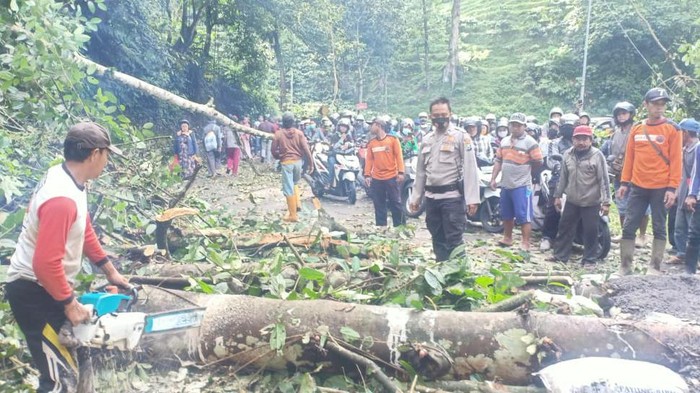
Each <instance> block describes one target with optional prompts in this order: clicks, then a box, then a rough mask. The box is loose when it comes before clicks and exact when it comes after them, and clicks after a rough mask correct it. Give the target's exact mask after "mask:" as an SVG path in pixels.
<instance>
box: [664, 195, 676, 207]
mask: <svg viewBox="0 0 700 393" xmlns="http://www.w3.org/2000/svg"><path fill="white" fill-rule="evenodd" d="M675 204H676V193H675V192H673V191H666V194H664V206H666V209H670V208H671V206H673V205H675Z"/></svg>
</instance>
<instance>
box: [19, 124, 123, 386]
mask: <svg viewBox="0 0 700 393" xmlns="http://www.w3.org/2000/svg"><path fill="white" fill-rule="evenodd" d="M110 152H113V153H116V154H121V151H120V150H119V149H117V148H116V147H114V146H112V144H111V140H110V137H109V133H108V132H107V130H106V129H105V128H104V127H102V126H100V125H98V124H96V123H89V122H84V123H78V124H76V125H74V126H73V127H71V128H70V130H69V131H68V135H67V136H66V139H65V141H64V142H63V155H64V157H65V159H66V161H65V162H64V163H63V164H61V165H56V166H54V167H51V168H50V169H49V170H48V172H47V173H46V175H45V176H44V178H43V179H42V180H41V182H40V183H39V184H38V185H37V187H36V189H35V191H34V195H33V196H32V199H31V201H30V202H29V206H28V207H27V212H26V214H25V216H24V223H23V225H22V233H21V234H20V236H19V239H18V241H17V249H16V250H15V253H14V255H12V259H11V262H10V268H9V269H8V271H7V281H8V282H7V285H6V286H5V292H6V295H7V300H8V301H9V303H10V308H11V309H12V313H13V314H14V316H15V319H16V320H17V324H18V325H19V327H20V329H21V330H22V332H23V333H24V335H25V337H26V340H27V346H28V347H29V352H30V353H31V355H32V359H33V360H34V363H35V365H36V368H37V369H38V370H39V372H40V378H39V389H38V390H37V391H38V392H54V391H55V392H64V391H72V389H75V384H76V382H77V365H76V362H75V359H73V358H72V356H71V355H70V353H69V352H68V351H67V350H66V348H65V347H64V346H63V345H62V344H61V343H60V342H59V340H58V332H59V330H60V329H61V326H63V324H64V323H65V322H66V321H70V322H71V323H72V324H73V325H74V326H75V325H78V324H80V323H82V322H85V321H88V320H89V319H90V317H91V315H90V312H89V311H88V309H87V308H86V307H85V306H83V305H82V304H80V303H79V302H78V301H77V300H76V298H75V296H74V295H73V285H74V284H75V279H76V276H77V275H78V273H79V272H80V269H81V262H82V258H83V255H85V256H87V257H88V259H90V261H91V262H92V263H93V264H95V266H98V267H100V268H101V269H102V271H103V272H104V273H105V275H106V278H107V280H108V281H109V282H110V283H112V284H114V285H117V286H120V287H123V288H128V287H129V286H130V285H129V282H128V281H127V280H126V279H125V278H124V277H123V276H122V275H121V274H119V272H117V270H116V269H115V268H114V266H113V265H112V263H111V262H110V261H109V259H108V258H107V254H106V253H105V251H104V250H103V249H102V246H101V245H100V243H99V241H98V239H97V236H96V235H95V231H94V230H93V228H92V225H91V222H90V216H89V213H88V206H87V193H86V190H85V185H86V183H87V182H88V181H89V180H91V179H96V178H97V177H98V176H99V175H100V174H101V173H102V170H103V169H104V167H105V165H106V164H107V159H108V157H109V154H110Z"/></svg>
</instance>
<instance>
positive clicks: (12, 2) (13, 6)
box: [10, 0, 19, 12]
mask: <svg viewBox="0 0 700 393" xmlns="http://www.w3.org/2000/svg"><path fill="white" fill-rule="evenodd" d="M10 11H12V12H17V11H19V7H18V6H17V0H10Z"/></svg>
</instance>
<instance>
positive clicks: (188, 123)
mask: <svg viewBox="0 0 700 393" xmlns="http://www.w3.org/2000/svg"><path fill="white" fill-rule="evenodd" d="M177 124H178V125H183V124H187V125H188V126H189V125H190V121H189V120H187V119H182V120H180V122H179V123H177Z"/></svg>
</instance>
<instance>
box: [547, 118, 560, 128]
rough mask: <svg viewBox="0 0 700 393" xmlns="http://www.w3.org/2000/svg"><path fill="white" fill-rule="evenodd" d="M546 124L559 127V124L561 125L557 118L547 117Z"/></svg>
mask: <svg viewBox="0 0 700 393" xmlns="http://www.w3.org/2000/svg"><path fill="white" fill-rule="evenodd" d="M547 124H548V125H550V126H551V125H555V126H557V127H559V125H561V122H560V121H559V119H549V122H548V123H547Z"/></svg>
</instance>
